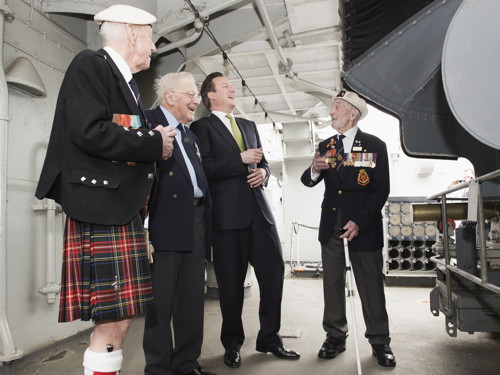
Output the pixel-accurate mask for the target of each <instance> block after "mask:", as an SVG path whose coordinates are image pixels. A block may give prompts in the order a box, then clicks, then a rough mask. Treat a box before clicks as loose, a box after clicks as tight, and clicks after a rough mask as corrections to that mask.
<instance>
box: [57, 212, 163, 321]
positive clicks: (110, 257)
mask: <svg viewBox="0 0 500 375" xmlns="http://www.w3.org/2000/svg"><path fill="white" fill-rule="evenodd" d="M153 301H154V298H153V289H152V283H151V274H150V267H149V260H148V255H147V247H146V241H145V237H144V228H143V226H142V222H141V219H140V217H139V215H137V216H136V217H135V218H134V219H133V220H132V221H131V222H129V223H128V224H125V225H98V224H92V223H85V222H79V221H76V220H73V219H72V218H70V217H69V216H68V217H67V218H66V228H65V231H64V248H63V267H62V282H61V294H60V306H59V322H70V321H73V320H76V319H81V320H91V319H92V320H93V321H94V322H100V321H104V320H113V319H120V318H126V317H132V316H134V315H137V314H141V313H144V312H145V311H147V310H148V308H149V307H150V306H152V304H153Z"/></svg>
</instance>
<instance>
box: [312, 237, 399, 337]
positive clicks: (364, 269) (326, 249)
mask: <svg viewBox="0 0 500 375" xmlns="http://www.w3.org/2000/svg"><path fill="white" fill-rule="evenodd" d="M334 232H336V233H334V234H332V235H331V236H330V238H329V240H328V241H327V242H326V243H323V244H321V258H322V262H323V293H324V300H325V309H324V314H323V329H324V330H325V331H326V336H327V337H329V338H330V337H332V338H336V339H345V338H346V337H347V331H348V328H347V318H346V291H345V282H346V264H345V254H344V244H343V239H340V238H339V233H338V231H334ZM349 257H350V260H351V265H352V270H353V273H354V278H355V280H356V289H357V292H358V294H359V297H360V299H361V304H362V308H363V318H364V321H365V325H366V332H365V337H366V338H367V339H368V341H369V342H370V344H372V345H376V344H389V343H390V341H391V339H390V337H389V319H388V316H387V310H386V307H385V292H384V279H383V273H382V272H383V256H382V251H381V250H380V249H379V250H374V251H349ZM349 298H351V297H349Z"/></svg>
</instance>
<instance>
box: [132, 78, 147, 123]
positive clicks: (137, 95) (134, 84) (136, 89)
mask: <svg viewBox="0 0 500 375" xmlns="http://www.w3.org/2000/svg"><path fill="white" fill-rule="evenodd" d="M128 84H129V85H130V88H131V89H132V91H133V92H134V96H135V99H136V100H137V105H138V106H139V110H140V111H141V115H142V118H143V119H144V121H146V113H145V112H144V106H143V105H142V101H141V93H140V92H139V86H137V82H136V80H135V78H134V77H132V79H131V80H130V81H128ZM146 124H147V121H146Z"/></svg>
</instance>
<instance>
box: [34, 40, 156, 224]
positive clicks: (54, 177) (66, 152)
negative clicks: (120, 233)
mask: <svg viewBox="0 0 500 375" xmlns="http://www.w3.org/2000/svg"><path fill="white" fill-rule="evenodd" d="M115 114H120V115H123V114H125V115H136V116H140V110H139V107H138V106H137V103H136V101H135V98H134V96H133V94H132V92H131V91H130V87H129V85H128V83H127V82H125V79H124V78H123V76H122V74H121V73H120V71H119V70H118V68H117V66H116V65H115V64H114V62H113V60H112V59H111V58H110V57H109V55H108V54H107V53H106V51H105V50H103V49H101V50H99V51H91V50H85V51H82V52H81V53H79V54H78V55H77V56H76V57H75V58H74V59H73V61H72V62H71V64H70V66H69V67H68V70H67V72H66V75H65V77H64V80H63V82H62V85H61V89H60V90H59V97H58V99H57V106H56V111H55V115H54V123H53V126H52V132H51V135H50V140H49V145H48V149H47V155H46V158H45V162H44V165H43V168H42V172H41V175H40V180H39V182H38V186H37V189H36V192H35V196H36V197H37V198H38V199H43V198H51V199H54V200H55V201H56V202H57V203H59V204H60V205H61V206H62V208H63V210H64V212H65V213H66V214H67V215H68V216H70V217H71V218H73V219H75V220H79V221H84V222H89V223H96V224H103V225H123V224H126V223H128V222H129V221H130V220H132V218H133V217H134V216H135V215H137V214H138V213H139V211H140V210H141V208H142V207H143V206H144V205H145V203H146V200H147V197H148V195H149V193H150V191H151V186H152V184H153V181H154V162H155V161H158V160H161V159H162V148H163V143H162V137H161V134H160V132H158V131H153V130H149V129H148V128H146V127H145V126H144V125H145V123H144V121H145V119H143V121H142V125H143V127H140V128H138V129H132V128H126V127H123V126H120V125H118V124H117V123H115V122H112V120H113V115H115Z"/></svg>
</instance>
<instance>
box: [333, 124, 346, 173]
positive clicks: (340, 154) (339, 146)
mask: <svg viewBox="0 0 500 375" xmlns="http://www.w3.org/2000/svg"><path fill="white" fill-rule="evenodd" d="M344 138H345V135H343V134H337V140H336V141H335V149H336V150H337V153H336V156H335V157H336V159H337V173H338V175H339V176H340V177H342V175H343V174H344V172H345V166H344V159H345V152H344V142H343V141H342V139H344Z"/></svg>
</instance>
